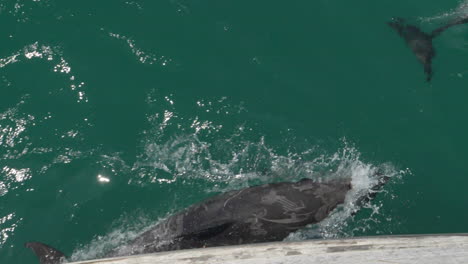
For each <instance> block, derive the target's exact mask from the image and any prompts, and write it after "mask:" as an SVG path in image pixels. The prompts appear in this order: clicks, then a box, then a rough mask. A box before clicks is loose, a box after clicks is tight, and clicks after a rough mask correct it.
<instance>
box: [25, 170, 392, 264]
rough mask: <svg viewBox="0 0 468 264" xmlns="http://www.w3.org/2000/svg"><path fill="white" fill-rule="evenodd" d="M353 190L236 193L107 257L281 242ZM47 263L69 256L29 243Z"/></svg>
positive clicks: (286, 187)
mask: <svg viewBox="0 0 468 264" xmlns="http://www.w3.org/2000/svg"><path fill="white" fill-rule="evenodd" d="M387 180H388V177H386V176H384V177H380V180H379V182H378V183H377V184H376V185H375V186H374V187H373V188H372V189H371V190H370V191H369V192H368V193H367V194H365V195H363V196H362V197H359V199H358V200H357V202H358V203H362V202H363V201H365V200H367V201H368V200H370V199H372V198H373V197H374V196H375V195H376V193H377V190H379V189H380V188H381V187H382V186H383V185H384V184H385V183H386V182H387ZM351 188H352V186H351V182H350V180H330V181H328V182H322V183H318V182H315V181H313V180H310V179H302V180H300V181H299V182H295V183H294V182H281V183H271V184H265V185H260V186H254V187H249V188H245V189H241V190H236V191H230V192H227V193H223V194H220V195H217V196H214V197H211V198H209V199H207V200H205V201H203V202H201V203H199V204H195V205H192V206H190V207H188V208H187V209H185V210H183V211H181V212H179V213H177V214H175V215H172V216H170V217H168V218H167V219H166V220H164V221H161V222H160V223H159V224H157V225H155V226H154V227H153V228H151V229H150V230H148V231H146V232H144V233H142V234H141V235H139V236H138V237H137V238H136V239H134V240H133V241H131V242H130V243H128V244H127V245H124V246H122V247H118V248H116V249H114V250H112V251H111V252H109V253H108V254H107V255H106V257H116V256H126V255H136V254H143V253H152V252H160V251H168V250H178V249H189V248H201V247H212V246H225V245H238V244H244V243H258V242H269V241H279V240H283V239H284V238H286V237H287V236H288V235H289V234H290V233H291V232H294V231H297V230H298V229H300V228H303V227H305V226H306V225H309V224H314V223H318V222H320V221H321V220H323V219H324V218H325V217H327V216H328V215H329V214H330V212H331V211H332V210H334V209H335V208H336V207H337V206H338V205H340V204H342V203H344V200H345V196H346V194H347V193H348V191H349V190H350V189H351ZM25 246H26V247H28V248H31V249H32V250H33V252H34V253H35V254H36V256H37V257H38V258H39V260H40V263H41V264H57V263H60V262H61V261H63V260H64V258H65V256H64V254H63V253H61V252H60V251H58V250H56V249H54V248H52V247H50V246H48V245H45V244H43V243H39V242H30V243H26V244H25Z"/></svg>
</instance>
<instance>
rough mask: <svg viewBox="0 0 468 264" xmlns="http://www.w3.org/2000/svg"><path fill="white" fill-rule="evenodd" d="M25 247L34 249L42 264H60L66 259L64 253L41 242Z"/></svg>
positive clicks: (31, 243)
mask: <svg viewBox="0 0 468 264" xmlns="http://www.w3.org/2000/svg"><path fill="white" fill-rule="evenodd" d="M24 246H25V247H27V248H30V249H32V251H33V252H34V254H35V255H36V256H37V257H38V258H39V262H40V263H41V264H60V263H62V261H63V260H64V259H65V255H64V254H63V253H62V252H60V251H58V250H57V249H55V248H53V247H51V246H48V245H46V244H43V243H40V242H28V243H26V244H24Z"/></svg>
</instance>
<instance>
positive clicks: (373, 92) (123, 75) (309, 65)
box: [0, 0, 468, 263]
mask: <svg viewBox="0 0 468 264" xmlns="http://www.w3.org/2000/svg"><path fill="white" fill-rule="evenodd" d="M466 13H468V11H467V9H466V8H465V7H464V3H463V2H461V1H454V0H451V1H427V0H412V1H389V0H380V1H338V0H326V1H325V0H317V1H292V2H285V1H276V0H273V1H272V0H270V1H263V0H257V1H234V0H220V1H209V0H159V1H150V0H139V1H138V0H134V1H132V0H128V1H125V0H115V1H107V0H102V1H101V0H100V1H89V0H82V1H52V0H30V1H26V0H24V1H22V0H13V1H10V0H0V91H1V94H0V263H37V260H35V257H34V256H33V255H32V253H30V252H29V250H27V249H25V248H23V243H24V242H27V241H31V240H35V241H42V242H45V243H48V244H51V245H54V246H56V247H57V248H59V249H61V250H62V251H64V252H65V253H66V254H67V255H69V256H71V258H72V259H74V260H78V259H89V258H93V257H96V256H100V255H102V254H103V253H104V252H105V251H106V250H107V249H109V248H112V247H113V246H115V245H118V244H120V243H124V242H125V240H128V239H131V238H132V237H134V236H135V235H136V234H138V233H139V232H141V231H142V230H144V229H145V228H148V227H149V226H151V225H152V224H154V223H156V222H157V221H158V219H161V218H163V217H165V216H167V215H168V214H170V213H173V212H175V211H177V210H180V209H182V208H184V207H186V206H188V205H190V204H193V203H195V202H197V201H200V200H202V199H203V198H205V197H208V196H211V195H214V194H216V193H219V192H223V191H226V190H232V189H238V188H243V187H246V186H250V185H254V184H260V183H267V182H274V181H283V180H288V181H295V180H298V179H301V178H302V177H310V178H314V177H328V176H329V175H332V176H333V174H343V175H344V176H346V177H351V178H353V181H355V184H356V185H361V186H364V188H365V186H366V181H367V180H368V179H369V177H370V176H371V174H372V172H373V171H375V170H377V169H378V170H384V171H386V172H387V173H388V174H391V175H393V176H394V177H392V180H391V181H390V183H389V184H388V185H386V186H385V189H384V192H383V193H381V194H380V195H379V196H378V197H377V199H376V200H374V201H373V202H372V203H371V204H370V205H368V206H366V208H363V209H362V210H361V211H360V212H359V213H358V214H357V215H356V216H354V217H351V216H349V215H346V214H339V213H337V214H335V215H334V216H332V217H331V218H330V219H328V220H327V221H325V222H324V223H322V224H320V225H317V226H313V227H310V228H308V229H306V230H303V231H301V232H298V233H296V234H293V235H292V236H291V237H290V238H289V239H308V238H318V237H324V238H333V237H350V236H361V235H380V234H409V233H446V232H468V228H467V226H466V223H467V222H468V210H467V209H468V208H467V207H468V192H467V191H466V189H467V186H468V168H467V166H466V165H467V160H468V153H467V149H468V137H467V135H468V122H467V116H468V104H466V102H465V101H466V98H468V86H467V79H466V78H467V74H468V66H467V64H466V63H465V62H466V59H467V58H468V47H467V43H468V26H458V27H456V28H452V29H450V30H448V31H447V32H445V33H444V34H443V35H442V36H440V37H439V38H437V39H436V40H435V41H434V45H435V47H436V51H437V57H436V58H435V60H434V71H435V75H434V79H433V81H432V83H430V84H428V83H426V82H425V77H424V73H423V70H422V67H421V65H419V63H418V62H417V60H416V59H415V57H414V55H413V54H412V53H411V51H410V50H409V49H408V48H407V47H406V46H405V44H404V42H403V40H402V39H401V38H400V37H399V36H398V35H397V34H395V32H393V31H392V30H391V29H390V28H389V27H388V26H387V25H386V24H385V22H386V21H389V20H390V18H391V17H393V16H401V17H405V18H408V19H409V21H412V22H413V23H416V24H418V25H421V26H422V28H424V29H426V30H430V29H433V28H435V27H437V26H438V25H441V24H443V23H446V22H447V21H450V19H453V18H455V17H457V16H461V15H463V14H466ZM330 171H331V172H330ZM342 211H346V206H345V208H344V209H342Z"/></svg>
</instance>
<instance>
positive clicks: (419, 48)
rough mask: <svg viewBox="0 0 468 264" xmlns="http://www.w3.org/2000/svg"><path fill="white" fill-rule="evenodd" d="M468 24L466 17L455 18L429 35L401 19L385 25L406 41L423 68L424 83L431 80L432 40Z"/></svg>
mask: <svg viewBox="0 0 468 264" xmlns="http://www.w3.org/2000/svg"><path fill="white" fill-rule="evenodd" d="M466 23H468V17H466V18H457V19H455V20H453V21H451V22H450V23H448V24H446V25H444V26H441V27H439V28H437V29H435V30H433V31H432V32H430V33H426V32H424V31H422V30H421V29H419V28H418V27H417V26H414V25H411V24H408V23H406V22H405V20H404V19H403V18H398V17H397V18H392V20H391V21H390V22H387V24H388V25H389V26H390V27H391V28H393V29H395V30H396V32H397V33H398V34H399V35H400V36H401V37H402V38H403V39H404V40H405V41H406V44H407V45H408V47H409V48H410V49H411V50H412V51H413V53H414V54H415V55H416V58H417V59H418V60H419V62H420V63H421V64H422V65H423V67H424V72H425V74H426V81H428V82H430V81H431V79H432V75H433V72H432V59H433V58H434V57H435V55H436V53H435V50H434V47H433V45H432V40H433V39H434V38H436V37H437V36H439V35H440V34H441V33H442V32H444V31H445V30H447V29H449V28H450V27H453V26H456V25H461V24H466Z"/></svg>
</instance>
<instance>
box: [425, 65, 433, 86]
mask: <svg viewBox="0 0 468 264" xmlns="http://www.w3.org/2000/svg"><path fill="white" fill-rule="evenodd" d="M424 72H425V73H426V81H427V82H430V81H431V79H432V63H426V64H424Z"/></svg>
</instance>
